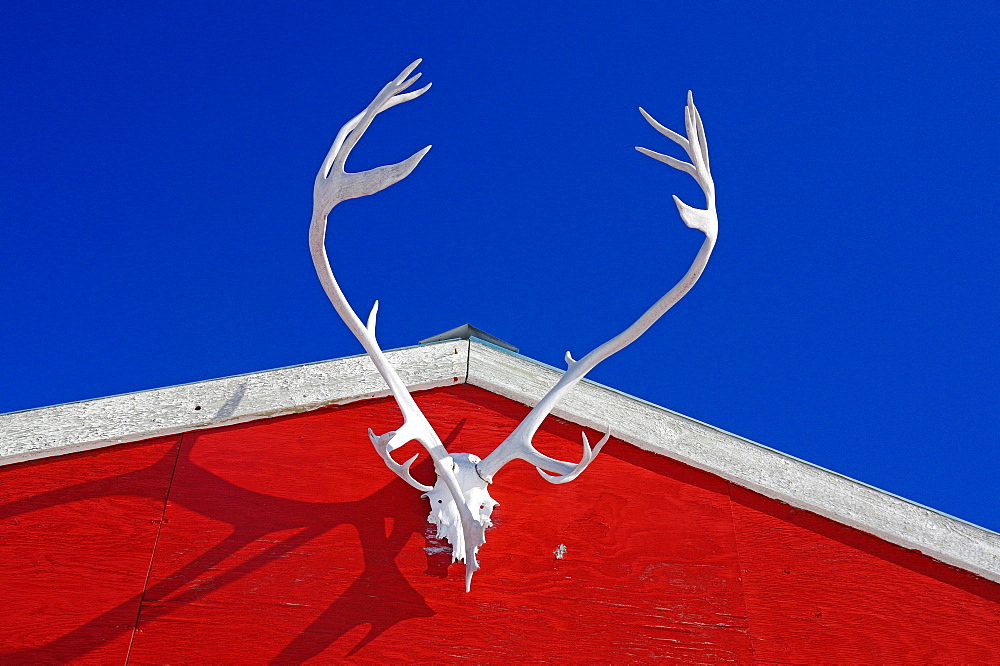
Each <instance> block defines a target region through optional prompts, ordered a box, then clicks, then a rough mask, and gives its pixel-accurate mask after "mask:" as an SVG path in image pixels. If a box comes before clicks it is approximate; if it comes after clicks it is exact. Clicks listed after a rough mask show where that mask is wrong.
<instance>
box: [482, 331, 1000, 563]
mask: <svg viewBox="0 0 1000 666" xmlns="http://www.w3.org/2000/svg"><path fill="white" fill-rule="evenodd" d="M561 374H562V372H561V371H559V370H555V369H553V368H548V367H547V366H543V365H541V364H539V363H537V362H535V361H532V360H531V359H528V358H525V357H523V356H519V355H517V354H512V353H510V352H508V351H506V350H503V349H499V348H497V347H494V346H492V345H487V344H484V343H482V342H479V341H477V340H473V341H472V342H471V345H470V349H469V379H468V382H469V383H470V384H472V385H474V386H480V387H482V388H485V389H487V390H489V391H493V392H495V393H497V394H499V395H503V396H506V397H508V398H510V399H512V400H515V401H517V402H521V403H524V404H527V405H534V404H535V403H536V402H537V401H538V400H539V399H540V398H541V397H542V396H543V395H545V393H546V392H547V391H548V390H549V389H550V388H551V387H552V386H553V385H555V383H556V382H557V381H558V379H559V377H560V375H561ZM553 414H555V415H557V416H563V417H565V418H567V419H569V420H571V421H573V422H575V423H582V424H584V425H586V426H590V427H594V428H599V429H603V428H605V427H606V426H607V424H610V425H611V428H612V431H613V432H614V434H615V436H617V437H620V438H621V439H622V440H624V441H626V442H629V443H630V444H634V445H635V446H638V447H639V448H642V449H645V450H647V451H653V452H654V453H658V454H659V455H664V456H667V457H669V458H673V459H674V460H679V461H681V462H684V463H687V464H689V465H691V466H693V467H697V468H698V469H702V470H705V471H707V472H709V473H711V474H716V475H718V476H721V477H722V478H724V479H727V480H729V481H732V482H734V483H736V484H737V485H740V486H743V487H745V488H750V489H751V490H754V491H756V492H759V493H761V494H762V495H765V496H767V497H770V498H772V499H777V500H779V501H781V502H785V503H787V504H791V505H792V506H795V507H797V508H800V509H805V510H807V511H812V512H814V513H818V514H820V515H822V516H826V517H827V518H831V519H833V520H835V521H838V522H841V523H845V524H847V525H851V526H852V527H856V528H858V529H860V530H862V531H864V532H868V533H870V534H875V535H877V536H879V537H882V538H883V539H886V540H888V541H891V542H892V543H895V544H897V545H900V546H902V547H904V548H913V549H917V550H919V551H921V552H923V553H926V554H928V555H930V556H931V557H933V558H935V559H939V560H941V561H943V562H948V563H949V564H953V565H955V566H958V567H962V568H963V569H967V570H969V571H972V572H973V573H976V574H979V575H980V576H984V577H986V578H989V579H990V580H993V581H996V582H1000V534H997V533H996V532H992V531H990V530H987V529H984V528H982V527H978V526H976V525H972V524H970V523H967V522H965V521H962V520H958V519H956V518H953V517H951V516H947V515H945V514H942V513H939V512H937V511H934V510H933V509H929V508H927V507H925V506H921V505H919V504H916V503H915V502H910V501H908V500H906V499H903V498H902V497H897V496H895V495H892V494H890V493H887V492H884V491H881V490H879V489H878V488H873V487H871V486H868V485H865V484H864V483H860V482H858V481H855V480H853V479H849V478H847V477H845V476H841V475H840V474H836V473H834V472H831V471H829V470H826V469H823V468H822V467H818V466H816V465H812V464H810V463H808V462H805V461H803V460H799V459H798V458H794V457H792V456H789V455H786V454H784V453H781V452H780V451H776V450H774V449H771V448H768V447H766V446H762V445H760V444H756V443H754V442H751V441H749V440H746V439H743V438H742V437H737V436H736V435H732V434H730V433H727V432H724V431H722V430H719V429H718V428H713V427H712V426H710V425H707V424H704V423H700V422H698V421H696V420H694V419H691V418H688V417H686V416H682V415H680V414H677V413H675V412H671V411H670V410H668V409H664V408H663V407H658V406H656V405H652V404H650V403H647V402H643V401H642V400H639V399H637V398H633V397H632V396H629V395H625V394H623V393H621V392H620V391H616V390H614V389H611V388H608V387H606V386H601V385H600V384H596V383H593V382H588V381H583V382H581V383H580V384H579V385H577V387H576V388H574V389H573V391H571V392H570V394H569V395H568V396H567V397H566V398H565V399H564V400H563V401H562V403H560V405H559V406H558V407H557V408H556V409H555V410H554V411H553Z"/></svg>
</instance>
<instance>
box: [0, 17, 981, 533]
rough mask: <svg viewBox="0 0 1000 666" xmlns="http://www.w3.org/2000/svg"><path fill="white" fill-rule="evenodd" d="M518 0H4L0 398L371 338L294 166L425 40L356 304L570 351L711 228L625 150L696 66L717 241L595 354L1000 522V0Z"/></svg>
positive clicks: (341, 229) (613, 374)
mask: <svg viewBox="0 0 1000 666" xmlns="http://www.w3.org/2000/svg"><path fill="white" fill-rule="evenodd" d="M536 5H537V3H503V4H502V5H501V4H500V3H491V5H490V6H487V5H486V4H484V3H483V4H479V3H453V4H450V5H449V4H438V5H437V7H436V8H435V9H430V10H429V9H427V8H426V7H422V6H420V5H418V4H413V5H407V4H404V3H334V2H330V3H300V4H295V5H291V3H273V4H270V5H267V6H257V7H255V8H253V9H250V8H242V9H224V8H221V7H222V3H206V4H204V5H202V6H200V7H199V6H198V5H197V4H195V3H184V4H177V3H158V4H155V5H154V4H145V3H132V4H126V5H120V4H119V6H114V7H111V6H100V5H99V4H98V3H86V4H83V3H77V4H73V3H68V4H66V5H61V6H60V9H59V10H58V11H56V10H54V9H53V8H52V7H51V6H46V5H44V4H41V3H34V4H32V3H8V4H7V5H6V7H5V8H4V9H3V10H2V15H0V26H3V27H2V28H0V31H2V33H3V39H2V40H0V52H2V54H3V62H4V63H5V66H4V67H3V68H2V69H0V136H2V138H0V156H2V158H0V159H2V161H3V163H2V171H3V178H2V180H0V224H2V232H3V233H2V237H0V280H2V285H3V287H2V289H0V310H2V313H3V314H2V317H0V377H2V382H0V411H13V410H19V409H27V408H32V407H39V406H43V405H50V404H56V403H61V402H67V401H73V400H82V399H87V398H94V397H98V396H104V395H110V394H116V393H124V392H129V391H137V390H141V389H147V388H154V387H159V386H167V385H172V384H178V383H183V382H192V381H198V380H203V379H209V378H214V377H220V376H227V375H232V374H238V373H245V372H251V371H255V370H264V369H268V368H275V367H280V366H286V365H294V364H299V363H306V362H310V361H316V360H321V359H327V358H335V357H339V356H345V355H352V354H356V353H359V352H360V346H359V344H358V343H357V341H355V340H354V338H353V337H352V336H351V335H350V333H349V332H348V331H347V329H346V327H344V325H343V324H342V323H341V322H340V320H339V319H338V318H337V316H336V314H335V313H334V311H333V309H332V308H331V307H330V305H329V303H328V302H327V301H326V299H325V297H324V295H323V293H322V291H321V289H320V286H319V284H318V281H317V280H316V276H315V273H314V272H313V269H312V265H311V262H310V259H309V255H308V250H307V245H306V230H307V227H308V223H309V216H310V206H311V187H312V179H313V177H314V175H315V173H316V169H317V168H318V166H319V164H320V162H321V161H322V159H323V157H324V156H325V154H326V151H327V149H328V148H329V144H330V142H331V140H332V138H333V136H334V135H335V134H336V132H337V130H338V129H339V128H340V126H341V125H342V124H343V123H344V122H346V121H347V120H348V119H349V118H351V117H352V116H353V115H354V114H356V113H357V112H359V111H360V110H362V109H363V108H364V107H365V106H366V105H367V104H368V102H369V101H370V100H371V98H372V97H373V96H374V95H375V93H376V92H378V90H379V89H380V87H381V86H382V85H383V84H384V83H385V82H386V81H388V80H389V79H391V78H392V77H393V76H395V74H396V73H398V72H399V71H400V70H401V69H402V68H403V67H404V66H405V65H406V64H408V63H409V62H411V61H412V60H413V59H415V58H417V57H422V58H424V63H423V65H422V67H421V71H422V72H424V77H425V79H426V80H430V81H432V82H433V83H434V87H433V88H432V89H431V90H430V92H429V93H427V94H426V95H425V96H423V97H422V98H420V99H419V100H416V101H413V102H410V103H407V104H405V105H403V106H400V107H397V108H395V109H393V110H391V111H389V112H387V113H385V114H383V115H381V116H379V117H378V118H377V119H376V121H375V123H374V125H373V126H372V128H371V130H369V132H368V133H367V134H366V136H365V137H364V138H363V139H362V141H361V144H360V145H359V147H358V148H357V149H356V150H355V151H354V153H353V154H352V157H351V161H349V163H348V167H349V169H352V170H361V169H366V168H371V167H373V166H377V165H380V164H386V163H389V162H396V161H399V160H400V159H403V158H404V157H406V156H408V155H410V154H411V153H413V152H415V151H416V150H418V149H419V148H421V147H423V146H424V145H427V144H433V145H434V148H433V149H432V150H431V152H430V154H429V155H428V156H427V157H426V158H425V159H424V161H423V162H422V163H421V164H420V166H419V167H418V168H417V170H416V171H415V172H414V173H413V175H411V176H410V177H409V178H408V179H406V180H405V181H403V182H402V183H400V184H399V185H396V186H394V187H392V188H390V189H389V190H386V191H384V192H381V193H379V194H377V195H376V196H374V197H369V198H366V199H359V200H355V201H349V202H347V203H345V204H343V205H342V206H340V207H338V208H337V209H336V210H335V211H334V213H333V214H332V216H331V221H330V232H329V236H328V247H329V252H330V256H331V261H332V263H333V265H334V270H335V272H336V273H337V275H338V278H339V279H340V280H341V283H342V285H343V287H344V289H345V291H346V292H347V294H348V297H349V298H350V299H351V300H352V302H353V303H354V305H355V308H356V309H357V310H359V311H362V313H363V314H364V313H366V312H367V310H368V308H369V307H370V305H371V302H372V301H373V300H374V299H376V298H378V299H379V300H380V301H381V309H380V313H379V328H380V339H381V343H382V345H383V347H385V348H392V347H400V346H406V345H410V344H414V343H416V342H417V341H418V340H420V339H422V338H424V337H428V336H430V335H433V334H436V333H439V332H441V331H444V330H446V329H449V328H452V327H454V326H457V325H459V324H462V323H465V322H470V323H472V324H474V325H476V326H479V327H480V328H483V329H484V330H486V331H488V332H490V333H492V334H494V335H496V336H498V337H501V338H503V339H505V340H508V341H509V342H511V343H513V344H515V345H516V346H518V347H520V348H521V350H522V352H523V353H524V354H526V355H527V356H530V357H533V358H536V359H539V360H541V361H545V362H547V363H550V364H553V365H559V366H561V359H562V356H563V353H564V352H565V350H566V349H570V350H572V351H573V353H574V355H575V356H576V357H577V358H579V357H580V356H582V355H583V354H585V353H586V352H587V351H589V350H590V349H591V348H593V347H594V346H596V345H597V344H599V343H601V342H603V341H604V340H605V339H607V338H609V337H611V336H612V335H614V334H616V333H617V332H618V331H619V330H621V329H622V328H624V327H625V326H626V325H627V324H628V323H630V321H631V320H632V318H634V317H635V316H637V315H638V314H639V313H641V312H642V311H643V310H644V309H645V308H646V307H647V306H648V305H649V304H650V303H652V302H653V301H654V300H656V298H658V297H659V296H660V295H661V294H662V293H663V292H665V291H666V290H667V289H668V288H669V287H670V286H672V285H673V283H674V282H675V281H676V280H677V279H678V278H679V277H680V276H681V275H682V274H683V273H684V271H685V270H686V269H687V266H688V264H689V263H690V261H691V259H692V258H693V257H694V255H695V253H696V251H697V248H698V246H699V244H700V242H701V238H702V236H701V234H700V233H699V232H697V231H694V230H691V229H688V228H687V227H685V226H684V225H683V224H682V223H681V221H680V220H679V218H678V216H677V213H676V210H675V209H674V206H673V203H672V202H671V200H670V195H671V194H678V195H679V196H681V198H683V199H684V200H685V201H687V202H688V203H690V204H692V205H697V206H701V205H702V202H703V199H702V197H701V194H700V191H699V190H698V188H697V186H696V185H695V184H694V182H693V181H692V180H691V179H689V178H688V177H687V176H686V175H684V174H682V173H680V172H677V171H674V170H672V169H670V168H669V167H667V166H665V165H663V164H660V163H658V162H655V161H653V160H651V159H649V158H647V157H644V156H642V155H640V154H639V153H637V152H635V150H633V146H636V145H642V146H647V147H649V148H652V149H654V150H659V151H661V152H665V151H670V150H671V145H670V144H669V142H668V141H667V140H666V139H665V138H663V137H662V136H660V135H658V134H657V133H656V132H654V131H653V130H652V129H651V128H650V127H649V126H648V125H647V124H646V123H645V121H644V120H643V119H642V118H641V117H640V115H639V113H638V111H637V110H636V109H637V107H638V106H639V105H642V106H643V107H644V108H646V109H647V110H648V111H650V113H652V115H653V116H654V117H656V118H657V119H659V120H660V121H661V122H662V123H664V124H666V125H667V126H669V127H673V128H675V129H680V128H681V127H682V125H683V122H682V118H683V115H682V113H683V106H684V99H685V94H686V91H687V90H688V89H689V88H690V89H692V90H693V91H694V93H695V100H696V102H697V103H698V107H699V109H700V110H701V113H702V116H703V118H704V121H705V125H706V128H707V134H708V139H709V144H710V147H711V153H712V168H713V175H714V177H715V181H716V185H717V188H718V207H719V217H720V236H719V244H718V247H717V249H716V251H715V254H714V256H713V258H712V260H711V262H710V264H709V265H708V268H707V270H706V273H705V276H704V277H703V278H702V281H701V282H699V283H698V285H697V286H696V287H695V288H694V289H693V290H692V292H691V293H690V294H689V295H688V296H687V297H686V298H685V299H684V300H683V301H682V302H681V303H680V304H679V305H678V306H677V307H676V308H674V310H672V311H671V312H670V313H668V314H667V315H666V316H665V317H664V319H662V320H661V321H660V322H659V323H658V324H657V325H656V326H654V328H653V329H652V330H651V331H650V332H649V333H647V335H646V336H645V337H643V338H641V339H640V340H639V341H638V342H636V343H635V344H634V345H632V346H631V347H629V348H627V349H626V350H624V351H622V352H621V353H619V354H618V355H617V356H615V357H613V358H612V359H610V360H608V361H606V362H605V363H604V364H603V365H602V366H600V367H598V368H597V369H596V370H595V371H594V372H593V373H592V375H591V378H592V379H594V380H597V381H600V382H602V383H605V384H608V385H611V386H613V387H615V388H618V389H620V390H622V391H625V392H627V393H631V394H633V395H637V396H639V397H642V398H645V399H648V400H651V401H653V402H655V403H658V404H661V405H664V406H666V407H669V408H671V409H674V410H676V411H678V412H681V413H683V414H686V415H689V416H692V417H694V418H697V419H699V420H702V421H705V422H708V423H710V424H713V425H716V426H718V427H721V428H724V429H726V430H728V431H731V432H734V433H736V434H739V435H742V436H744V437H747V438H749V439H752V440H755V441H758V442H761V443H763V444H767V445H769V446H772V447H774V448H777V449H779V450H781V451H785V452H787V453H790V454H793V455H796V456H799V457H801V458H804V459H806V460H808V461H810V462H814V463H817V464H820V465H823V466H825V467H827V468H830V469H833V470H835V471H838V472H841V473H843V474H846V475H848V476H851V477H854V478H857V479H859V480H862V481H865V482H867V483H870V484H872V485H875V486H878V487H880V488H883V489H885V490H889V491H891V492H895V493H897V494H900V495H903V496H904V497H907V498H910V499H913V500H915V501H919V502H922V503H924V504H927V505H930V506H932V507H934V508H937V509H939V510H942V511H945V512H948V513H951V514H953V515H956V516H958V517H961V518H965V519H967V520H970V521H972V522H975V523H978V524H980V525H983V526H986V527H989V528H992V529H994V530H1000V509H998V507H1000V488H998V484H997V483H996V471H997V469H998V467H1000V455H998V453H997V433H998V430H1000V428H998V427H1000V418H998V414H1000V404H998V403H1000V379H998V377H1000V354H998V352H997V349H998V346H1000V333H998V324H1000V321H998V319H1000V318H998V310H997V294H998V293H1000V289H998V286H1000V279H998V277H1000V268H998V263H1000V262H998V259H1000V249H998V240H1000V234H998V232H997V222H998V218H1000V204H998V200H997V186H996V184H995V179H996V173H997V166H996V165H997V163H998V158H1000V123H998V112H997V109H998V108H1000V105H998V102H1000V81H998V79H1000V74H998V73H1000V68H998V67H997V56H998V44H1000V5H997V4H996V3H948V4H947V6H945V3H936V4H933V5H932V4H931V3H924V4H923V5H921V4H920V3H915V4H914V3H911V4H908V5H905V6H904V5H902V4H898V3H879V2H876V3H871V2H865V3H860V2H858V3H768V4H765V3H746V2H698V3H694V2H691V3H671V4H669V5H667V4H666V3H630V4H624V3H613V4H612V3H607V4H598V3H574V4H569V3H567V4H556V3H545V4H544V6H543V7H541V8H539V7H538V6H536ZM673 154H677V153H676V152H673Z"/></svg>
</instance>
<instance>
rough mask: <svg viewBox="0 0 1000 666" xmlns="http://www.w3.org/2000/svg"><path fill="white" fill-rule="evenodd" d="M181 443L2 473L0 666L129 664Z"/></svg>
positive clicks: (145, 445) (111, 451)
mask: <svg viewBox="0 0 1000 666" xmlns="http://www.w3.org/2000/svg"><path fill="white" fill-rule="evenodd" d="M178 441H179V440H178V438H165V439H160V440H153V441H150V442H144V443H140V444H132V445H128V446H122V447H116V448H113V449H105V450H102V451H93V452H88V453H81V454H75V455H71V456H65V457H62V458H59V459H57V460H52V461H44V462H33V463H23V464H20V465H13V466H10V467H6V468H4V469H2V470H0V590H2V606H0V663H3V664H41V663H66V662H67V661H74V662H75V663H95V664H100V663H124V661H125V657H126V654H127V652H128V648H129V643H130V642H131V640H132V633H133V628H134V626H135V622H136V618H137V617H138V612H139V599H140V597H141V594H142V590H143V586H144V584H145V580H146V573H147V570H148V568H149V563H150V559H151V557H152V553H153V544H154V541H155V538H156V533H157V530H158V528H159V523H160V518H161V516H162V513H163V507H164V502H165V501H166V495H167V487H168V484H169V482H170V476H171V474H172V472H173V467H174V462H175V459H176V456H177V449H178Z"/></svg>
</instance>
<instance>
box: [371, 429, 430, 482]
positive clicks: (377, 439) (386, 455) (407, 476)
mask: <svg viewBox="0 0 1000 666" xmlns="http://www.w3.org/2000/svg"><path fill="white" fill-rule="evenodd" d="M398 434H399V433H398V432H397V431H395V430H393V431H391V432H387V433H385V434H384V435H376V434H375V431H373V430H372V429H371V428H369V429H368V439H370V440H371V441H372V445H373V446H374V447H375V450H376V451H377V452H378V455H379V457H380V458H382V460H384V461H385V464H386V466H387V467H388V468H389V469H391V470H392V471H393V472H395V473H396V475H397V476H398V477H399V478H401V479H402V480H403V481H406V482H407V483H408V484H410V485H411V486H413V487H414V488H416V489H417V490H419V491H421V492H425V493H426V492H428V491H429V490H431V489H432V488H431V486H426V485H424V484H422V483H420V482H419V481H417V480H416V479H414V478H413V474H411V473H410V467H411V466H412V465H413V463H414V462H416V460H417V458H418V457H420V454H419V453H415V454H413V456H412V457H411V458H410V459H409V460H407V461H406V462H404V463H402V464H400V463H398V462H396V461H395V460H394V459H393V457H392V453H391V451H393V450H394V447H392V444H391V442H392V440H393V439H395V437H396V435H398ZM405 443H406V442H403V444H405Z"/></svg>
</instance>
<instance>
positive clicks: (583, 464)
mask: <svg viewBox="0 0 1000 666" xmlns="http://www.w3.org/2000/svg"><path fill="white" fill-rule="evenodd" d="M580 436H581V437H583V457H582V458H580V462H578V463H577V464H576V466H575V467H574V468H573V470H572V471H571V472H569V473H567V474H547V473H546V472H544V471H543V470H542V468H540V467H536V468H535V469H536V470H538V473H539V474H541V475H542V478H543V479H545V480H546V481H548V482H549V483H569V482H570V481H572V480H573V479H575V478H576V477H578V476H580V474H581V473H582V472H583V470H585V469H587V466H588V465H590V463H591V461H592V460H593V459H594V458H596V457H597V454H598V453H600V452H601V449H603V448H604V445H605V444H607V443H608V440H609V439H611V426H608V429H607V431H606V432H605V433H604V437H601V439H600V441H599V442H597V445H596V446H594V448H590V440H589V439H587V433H585V432H581V433H580ZM560 462H561V461H560ZM565 464H569V463H565Z"/></svg>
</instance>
